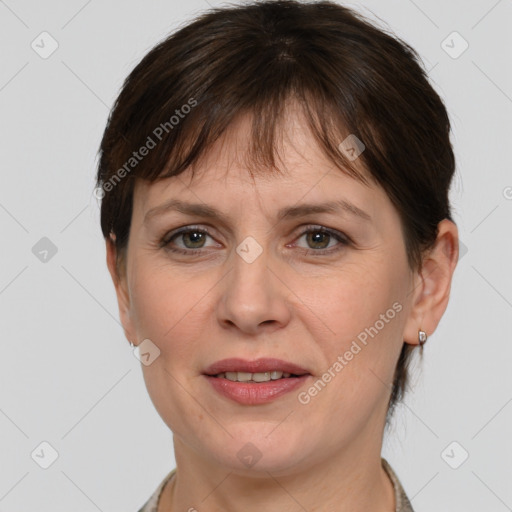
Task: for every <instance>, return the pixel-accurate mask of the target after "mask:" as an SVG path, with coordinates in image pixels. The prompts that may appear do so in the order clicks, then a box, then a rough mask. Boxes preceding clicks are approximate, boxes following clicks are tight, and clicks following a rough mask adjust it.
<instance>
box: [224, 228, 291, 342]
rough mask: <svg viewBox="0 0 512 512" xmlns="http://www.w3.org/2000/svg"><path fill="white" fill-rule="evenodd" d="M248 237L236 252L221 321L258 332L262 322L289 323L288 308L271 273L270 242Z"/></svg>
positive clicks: (225, 294)
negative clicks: (287, 320)
mask: <svg viewBox="0 0 512 512" xmlns="http://www.w3.org/2000/svg"><path fill="white" fill-rule="evenodd" d="M260 241H261V243H260ZM260 241H258V240H257V239H256V237H253V236H246V237H245V238H244V239H243V240H242V241H241V242H240V243H239V244H238V245H237V246H236V248H235V251H234V253H233V255H232V259H231V265H232V268H231V272H229V275H228V276H227V279H226V283H225V288H224V293H223V298H222V300H221V303H220V307H219V311H218V313H219V321H222V322H224V323H226V322H227V323H230V324H235V325H237V326H238V328H239V329H242V330H245V331H247V332H255V331H256V329H257V328H258V326H259V325H260V324H262V323H263V322H267V323H268V322H269V321H277V322H278V323H279V324H283V323H285V322H286V318H287V315H288V308H287V306H286V303H285V300H284V295H283V294H282V291H281V290H280V286H279V281H277V282H276V277H275V276H274V273H273V271H272V270H271V268H272V266H273V263H272V254H271V250H270V249H269V248H268V238H266V239H265V240H264V239H263V235H261V239H260Z"/></svg>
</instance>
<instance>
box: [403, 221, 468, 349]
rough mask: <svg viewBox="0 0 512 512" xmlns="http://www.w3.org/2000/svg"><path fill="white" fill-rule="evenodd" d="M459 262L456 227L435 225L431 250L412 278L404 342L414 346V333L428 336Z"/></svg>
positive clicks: (445, 303) (442, 309) (449, 223)
mask: <svg viewBox="0 0 512 512" xmlns="http://www.w3.org/2000/svg"><path fill="white" fill-rule="evenodd" d="M458 259H459V237H458V230H457V226H456V225H455V224H454V223H453V222H452V221H450V220H448V219H444V220H442V221H441V222H440V223H439V225H438V235H437V239H436V243H435V246H434V247H433V248H432V249H431V251H430V252H429V253H428V254H427V255H426V256H425V259H424V261H423V265H422V269H421V271H420V272H419V273H416V274H415V278H414V281H413V287H414V288H413V289H412V290H411V293H412V294H413V295H414V299H413V301H412V306H411V311H410V313H409V317H408V319H407V322H406V325H405V330H404V341H405V342H406V343H409V344H411V345H418V344H419V340H418V330H420V329H421V330H422V331H425V332H426V333H427V336H430V335H432V333H433V332H434V331H435V330H436V328H437V325H438V324H439V322H440V320H441V317H442V316H443V314H444V312H445V310H446V307H447V306H448V299H449V297H450V287H451V282H452V276H453V272H454V270H455V267H456V265H457V261H458Z"/></svg>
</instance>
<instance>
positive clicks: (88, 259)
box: [0, 0, 512, 512]
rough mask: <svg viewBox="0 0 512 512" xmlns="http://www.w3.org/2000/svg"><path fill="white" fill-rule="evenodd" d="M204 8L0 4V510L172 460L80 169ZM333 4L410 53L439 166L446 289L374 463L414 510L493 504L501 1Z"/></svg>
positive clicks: (135, 487) (508, 300) (503, 203)
mask: <svg viewBox="0 0 512 512" xmlns="http://www.w3.org/2000/svg"><path fill="white" fill-rule="evenodd" d="M209 4H210V5H213V6H220V5H223V4H222V3H221V2H217V1H216V0H208V2H207V1H206V0H189V1H187V2H178V1H149V2H143V1H135V0H129V1H123V2H121V1H119V0H118V1H114V0H110V1H103V2H100V1H98V0H96V1H95V0H89V1H84V0H72V1H67V2H58V1H56V0H51V1H45V2H37V1H35V0H25V1H21V0H5V1H0V52H1V53H0V63H1V65H0V120H1V121H0V169H1V182H0V183H1V187H0V229H1V234H2V238H1V239H2V243H1V249H0V254H1V264H0V338H1V341H0V343H1V357H0V512H2V511H3V512H6V511H9V512H33V511H35V510H37V511H38V512H50V511H51V512H61V511H62V512H64V511H66V512H69V511H71V510H72V511H73V512H86V511H96V510H100V511H105V512H107V511H108V512H121V511H136V510H138V508H139V507H140V506H141V505H142V504H143V503H144V502H145V501H146V500H147V498H148V497H149V496H150V494H151V493H152V492H153V491H154V489H155V488H156V486H157V485H158V484H159V483H160V481H161V479H162V478H163V477H164V476H165V475H166V474H167V473H168V472H169V471H170V469H172V468H173V467H174V465H175V460H174V455H173V449H172V434H171V432H170V431H169V429H168V427H167V426H166V425H165V424H164V423H163V421H162V420H161V418H160V417H159V415H158V414H157V412H156V410H155V409H154V407H153V405H152V402H151V400H150V397H149V395H148V394H147V392H146V389H145V385H144V381H143V378H142V370H141V366H140V363H139V361H138V360H137V359H136V358H135V357H134V356H133V354H132V352H131V349H130V347H129V344H128V342H127V341H126V339H125V337H124V334H123V331H122V329H121V327H120V324H119V321H118V312H117V303H116V298H115V294H114V288H113V285H112V283H111V280H110V276H109V274H108V271H107V267H106V263H105V248H104V241H103V239H102V236H101V232H100V228H99V206H98V200H97V199H96V197H95V196H94V195H93V189H94V175H95V171H96V166H97V150H98V146H99V143H100V139H101V136H102V133H103V129H104V127H105V123H106V120H107V116H108V113H109V109H110V107H111V106H112V104H113V101H114V100H115V98H116V96H117V94H118V92H119V90H120V86H121V84H122V81H123V80H124V78H125V77H126V76H127V74H128V73H129V72H130V71H131V69H132V68H133V67H134V66H135V65H136V64H137V63H138V62H139V60H140V59H141V58H142V57H143V56H144V55H145V53H146V52H147V51H149V49H150V48H151V47H153V46H154V45H155V44H156V43H157V42H159V41H160V40H161V39H163V38H164V37H165V36H166V35H167V34H168V33H169V32H170V31H172V30H173V29H175V28H176V27H178V26H179V25H182V24H183V23H184V22H185V21H187V20H190V19H192V17H193V16H194V15H196V14H198V13H199V12H201V11H203V10H205V9H208V8H209V6H210V5H209ZM345 5H347V6H349V7H353V8H355V9H357V10H360V11H361V12H362V13H363V14H365V15H367V16H368V17H369V18H370V19H372V20H374V21H375V22H376V23H377V24H380V26H381V27H383V28H387V29H390V30H392V31H393V32H394V33H395V34H396V35H398V36H399V37H402V38H404V39H405V40H406V41H407V42H408V43H410V44H411V45H412V46H413V47H414V48H415V49H417V51H418V52H419V53H420V55H421V57H422V59H423V62H424V64H425V67H426V68H427V69H428V70H429V76H430V78H431V80H432V83H433V85H434V87H435V88H436V90H437V91H438V93H439V94H440V95H441V97H442V98H443V99H444V101H445V102H446V105H447V107H448V110H449V115H450V118H451V122H452V130H453V134H452V141H453V144H454V149H455V153H456V158H457V173H456V178H455V180H454V184H453V188H452V191H451V199H452V203H453V208H454V215H455V221H456V223H457V225H458V227H459V232H460V237H461V258H460V260H459V264H458V267H457V269H456V272H455V276H454V280H453V286H452V295H451V298H450V303H449V306H448V309H447V311H446V313H445V315H444V317H443V319H442V321H441V323H440V325H439V327H438V329H437V331H436V332H435V333H434V334H433V335H432V336H431V337H430V338H429V340H428V342H427V345H426V346H425V354H424V362H423V364H418V361H417V359H415V362H414V363H413V367H412V370H413V373H414V376H413V386H414V387H413V390H412V391H411V392H410V393H409V394H408V395H407V397H406V400H405V402H404V404H403V405H401V406H400V408H399V409H398V410H397V412H396V416H395V420H394V423H393V426H392V428H391V430H390V432H389V433H388V434H387V435H386V438H385V442H384V448H383V455H384V456H385V457H386V458H387V459H388V461H389V462H390V463H391V465H392V466H393V468H394V469H395V471H396V472H397V474H398V475H399V477H400V479H401V481H402V483H403V485H404V487H405V489H406V491H407V493H408V495H409V497H410V498H411V499H412V503H413V506H414V509H415V511H416V512H432V511H434V510H435V511H436V512H481V511H483V510H485V511H486V512H502V511H506V510H512V487H511V485H510V478H511V475H512V463H511V455H512V441H511V437H510V433H511V431H512V429H511V426H512V421H511V419H512V403H511V401H512V385H511V384H512V377H511V371H510V362H511V360H512V339H511V335H510V333H511V319H512V272H511V268H510V262H511V261H512V242H511V235H512V229H511V225H512V222H511V220H512V171H511V162H510V156H509V155H510V144H511V140H512V128H511V123H510V118H511V114H512V72H511V66H510V63H511V48H512V31H511V30H510V26H511V24H512V3H511V2H510V1H507V0H501V1H496V0H472V1H467V0H464V1H463V0H452V1H450V2H445V1H441V0H435V1H434V0H429V1H427V0H415V1H412V0H399V1H398V0H386V1H383V0H380V1H378V0H367V1H364V2H347V3H345ZM43 32H46V33H47V34H43V35H41V33H43ZM454 32H456V34H454ZM41 39H43V43H41ZM52 45H53V46H55V45H58V47H57V48H56V50H55V51H54V52H53V53H52V54H51V55H49V56H48V55H45V54H44V52H51V50H52V49H53V47H52ZM466 46H467V48H466ZM463 50H464V51H463ZM42 54H43V55H42ZM43 57H46V58H43ZM396 143H397V144H400V143H401V141H399V140H397V141H396ZM45 251H46V252H45ZM41 443H44V444H41ZM465 457H467V458H466V460H464V459H465ZM53 459H55V460H53ZM52 462H53V463H52ZM50 463H51V465H49V467H48V468H47V469H44V468H43V467H41V466H42V465H45V464H50ZM455 466H458V467H456V468H455Z"/></svg>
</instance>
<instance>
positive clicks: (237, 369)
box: [203, 358, 311, 405]
mask: <svg viewBox="0 0 512 512" xmlns="http://www.w3.org/2000/svg"><path fill="white" fill-rule="evenodd" d="M203 374H204V375H205V377H207V379H208V381H209V382H210V384H211V385H212V387H213V389H214V390H215V391H217V392H218V393H220V394H221V395H223V396H224V397H226V398H229V399H231V400H234V401H235V402H238V403H239V404H245V405H258V404H264V403H267V402H270V401H273V400H275V399H277V398H278V397H280V396H283V395H285V394H287V393H289V392H291V391H293V390H295V389H297V388H298V387H299V386H302V385H303V384H304V383H305V382H306V380H307V379H308V378H309V377H310V376H311V373H309V372H308V371H307V370H306V369H304V368H302V367H301V366H299V365H297V364H295V363H291V362H288V361H283V360H280V359H270V358H262V359H257V360H255V361H247V360H244V359H223V360H222V361H217V362H216V363H214V364H212V365H211V366H209V367H208V368H207V369H206V370H205V371H204V373H203Z"/></svg>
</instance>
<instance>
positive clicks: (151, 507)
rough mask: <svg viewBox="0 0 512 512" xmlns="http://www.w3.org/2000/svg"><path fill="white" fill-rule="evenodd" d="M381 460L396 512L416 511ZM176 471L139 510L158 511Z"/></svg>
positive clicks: (387, 466)
mask: <svg viewBox="0 0 512 512" xmlns="http://www.w3.org/2000/svg"><path fill="white" fill-rule="evenodd" d="M381 461H382V467H383V468H384V469H385V471H386V473H387V474H388V475H389V478H390V479H391V482H392V483H393V487H394V489H395V503H396V509H395V512H414V510H413V508H412V505H411V502H410V501H409V498H408V497H407V494H405V491H404V489H403V487H402V484H401V483H400V480H399V479H398V477H397V476H396V474H395V472H394V471H393V469H392V468H391V466H390V465H389V463H388V461H387V460H386V459H384V458H381ZM174 473H176V468H174V469H173V470H172V471H171V472H169V473H168V474H167V476H166V477H165V478H164V479H163V480H162V482H161V483H160V484H159V485H158V487H157V488H156V490H155V492H154V493H153V494H152V495H151V497H150V498H149V500H148V501H146V503H145V504H144V505H143V507H142V508H141V509H140V510H139V511H138V512H158V502H159V501H160V496H161V494H162V491H163V489H164V487H165V484H166V483H167V482H168V481H169V480H170V479H171V478H172V476H173V475H174Z"/></svg>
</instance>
